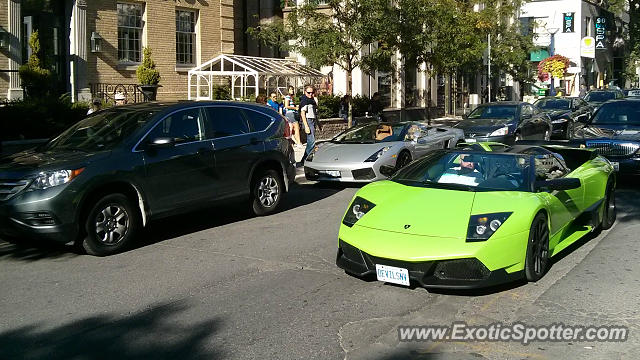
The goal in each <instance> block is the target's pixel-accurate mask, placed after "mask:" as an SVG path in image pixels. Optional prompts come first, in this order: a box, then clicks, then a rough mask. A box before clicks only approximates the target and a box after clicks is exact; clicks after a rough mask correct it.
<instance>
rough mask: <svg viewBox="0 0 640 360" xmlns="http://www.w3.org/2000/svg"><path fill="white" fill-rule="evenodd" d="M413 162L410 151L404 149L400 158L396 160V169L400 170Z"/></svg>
mask: <svg viewBox="0 0 640 360" xmlns="http://www.w3.org/2000/svg"><path fill="white" fill-rule="evenodd" d="M410 162H411V154H409V152H408V151H403V152H401V153H400V154H399V155H398V160H397V161H396V170H400V169H402V168H403V167H405V166H407V164H408V163H410Z"/></svg>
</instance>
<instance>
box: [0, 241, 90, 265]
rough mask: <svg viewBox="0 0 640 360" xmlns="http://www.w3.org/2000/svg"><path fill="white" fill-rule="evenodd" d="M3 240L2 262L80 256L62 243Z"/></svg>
mask: <svg viewBox="0 0 640 360" xmlns="http://www.w3.org/2000/svg"><path fill="white" fill-rule="evenodd" d="M3 240H4V239H3ZM3 240H0V260H2V259H12V260H20V261H38V260H43V259H69V258H73V257H76V256H78V254H77V253H75V252H74V250H75V249H74V248H73V247H71V246H66V245H64V244H60V243H52V242H48V241H38V240H30V239H12V240H8V239H7V241H6V242H5V241H3Z"/></svg>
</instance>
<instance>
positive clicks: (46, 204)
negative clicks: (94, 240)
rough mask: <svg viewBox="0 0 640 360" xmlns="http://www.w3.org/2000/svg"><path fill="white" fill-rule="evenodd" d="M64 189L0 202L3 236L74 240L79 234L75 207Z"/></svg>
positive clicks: (20, 196)
mask: <svg viewBox="0 0 640 360" xmlns="http://www.w3.org/2000/svg"><path fill="white" fill-rule="evenodd" d="M64 189H65V187H64V186H62V187H55V188H50V189H46V190H39V191H31V192H22V193H20V194H18V195H16V196H15V197H13V198H11V199H9V200H6V201H2V202H0V237H2V236H8V237H12V238H33V239H44V240H50V241H56V242H61V243H67V242H69V241H73V240H75V239H76V237H77V236H78V233H79V227H78V222H77V221H76V219H75V215H76V206H75V202H74V201H73V199H71V198H68V197H67V192H65V191H64Z"/></svg>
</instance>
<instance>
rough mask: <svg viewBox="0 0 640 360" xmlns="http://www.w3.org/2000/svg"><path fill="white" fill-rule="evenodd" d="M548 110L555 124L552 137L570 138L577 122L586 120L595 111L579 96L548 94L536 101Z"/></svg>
mask: <svg viewBox="0 0 640 360" xmlns="http://www.w3.org/2000/svg"><path fill="white" fill-rule="evenodd" d="M534 105H535V106H537V107H538V108H539V109H540V110H541V111H544V112H546V113H547V114H548V115H549V117H550V118H551V123H552V124H553V132H552V133H551V136H552V137H556V138H561V139H570V138H571V134H572V133H573V128H574V126H575V123H576V122H586V121H587V120H588V119H589V118H590V117H591V114H592V113H593V107H592V106H591V105H589V103H587V102H586V101H584V100H582V99H580V98H577V97H554V96H547V97H544V98H541V99H538V101H536V102H535V103H534Z"/></svg>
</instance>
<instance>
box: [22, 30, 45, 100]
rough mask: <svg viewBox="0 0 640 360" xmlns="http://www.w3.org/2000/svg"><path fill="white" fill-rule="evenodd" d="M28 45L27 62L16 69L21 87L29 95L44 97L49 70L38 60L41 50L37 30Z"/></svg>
mask: <svg viewBox="0 0 640 360" xmlns="http://www.w3.org/2000/svg"><path fill="white" fill-rule="evenodd" d="M29 47H30V48H31V56H29V59H28V60H27V63H26V64H24V65H22V66H20V68H19V69H18V73H19V75H20V79H21V80H22V87H23V88H24V90H25V92H26V94H27V96H29V97H44V96H46V95H47V94H48V93H49V89H50V88H51V85H50V80H51V70H49V69H46V68H45V67H44V65H43V62H42V60H40V57H41V56H42V52H41V50H40V36H39V34H38V31H37V30H36V31H34V32H33V33H32V34H31V37H30V38H29Z"/></svg>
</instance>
